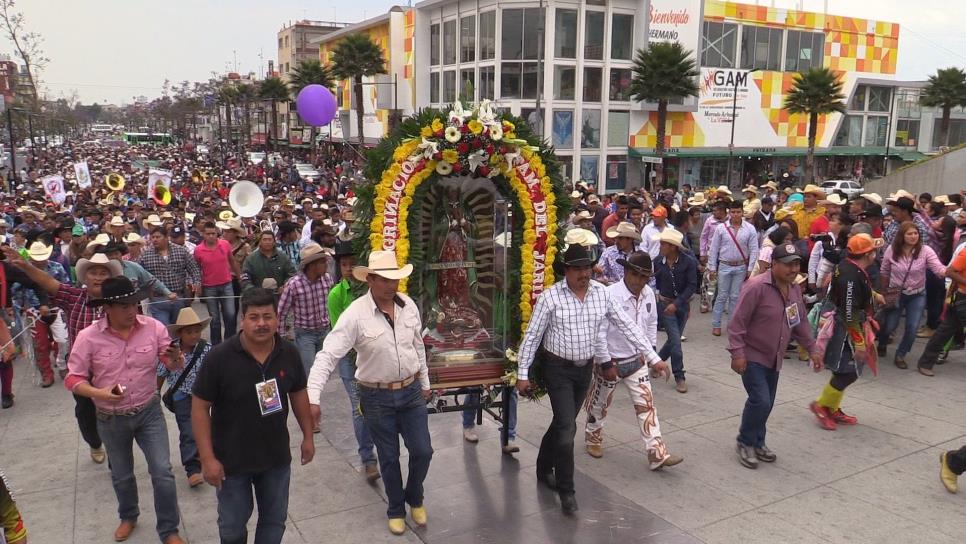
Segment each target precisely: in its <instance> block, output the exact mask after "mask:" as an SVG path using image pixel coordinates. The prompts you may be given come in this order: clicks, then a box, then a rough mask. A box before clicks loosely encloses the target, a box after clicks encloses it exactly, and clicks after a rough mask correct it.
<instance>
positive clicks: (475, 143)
mask: <svg viewBox="0 0 966 544" xmlns="http://www.w3.org/2000/svg"><path fill="white" fill-rule="evenodd" d="M470 143H471V144H472V145H473V149H480V148H482V147H483V140H480V139H479V138H473V139H472V140H470Z"/></svg>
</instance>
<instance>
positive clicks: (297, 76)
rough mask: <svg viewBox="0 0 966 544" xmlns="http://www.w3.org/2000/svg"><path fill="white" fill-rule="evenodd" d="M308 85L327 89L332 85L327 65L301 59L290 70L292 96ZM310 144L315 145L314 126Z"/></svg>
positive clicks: (295, 95)
mask: <svg viewBox="0 0 966 544" xmlns="http://www.w3.org/2000/svg"><path fill="white" fill-rule="evenodd" d="M309 85H321V86H323V87H325V88H327V89H329V90H332V87H334V86H335V85H334V82H333V81H332V71H331V70H329V67H328V66H323V65H322V63H321V62H319V61H318V60H315V59H311V60H303V61H302V62H300V63H299V64H298V66H296V67H295V69H294V70H292V74H291V75H290V76H289V87H290V88H291V90H292V97H293V98H294V97H297V96H298V94H299V93H300V92H302V89H304V88H306V87H308V86H309ZM311 144H312V145H313V146H314V145H315V127H314V126H313V127H312V130H311Z"/></svg>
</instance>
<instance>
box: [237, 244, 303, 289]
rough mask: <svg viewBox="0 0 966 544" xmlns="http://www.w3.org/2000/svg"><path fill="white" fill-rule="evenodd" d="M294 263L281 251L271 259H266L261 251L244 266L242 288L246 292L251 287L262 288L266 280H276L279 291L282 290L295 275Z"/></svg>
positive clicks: (247, 260)
mask: <svg viewBox="0 0 966 544" xmlns="http://www.w3.org/2000/svg"><path fill="white" fill-rule="evenodd" d="M295 272H296V270H295V267H294V266H292V261H290V260H289V259H288V257H287V256H285V254H284V253H282V252H281V251H279V250H277V249H276V250H275V253H273V254H272V256H271V257H265V255H263V254H262V252H261V251H255V252H254V253H252V254H251V255H249V256H248V258H246V259H245V263H244V264H243V265H242V277H241V287H242V291H245V290H247V289H249V288H251V287H261V286H262V281H264V280H265V279H266V278H275V282H276V283H277V284H278V289H279V290H281V289H282V286H283V285H285V282H286V281H287V280H288V279H289V278H291V277H292V276H294V275H295Z"/></svg>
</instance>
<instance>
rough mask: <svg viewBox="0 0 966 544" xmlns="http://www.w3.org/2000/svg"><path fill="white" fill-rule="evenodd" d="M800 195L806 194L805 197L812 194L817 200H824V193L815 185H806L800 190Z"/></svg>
mask: <svg viewBox="0 0 966 544" xmlns="http://www.w3.org/2000/svg"><path fill="white" fill-rule="evenodd" d="M802 194H806V195H809V194H814V195H815V196H817V197H819V198H825V191H824V190H823V189H822V188H821V187H819V186H818V185H815V184H814V183H809V184H808V185H806V186H805V188H804V189H802Z"/></svg>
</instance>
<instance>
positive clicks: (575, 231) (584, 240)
mask: <svg viewBox="0 0 966 544" xmlns="http://www.w3.org/2000/svg"><path fill="white" fill-rule="evenodd" d="M599 243H600V239H599V238H597V235H596V234H594V233H593V232H592V231H589V230H587V229H581V228H572V229H570V230H568V231H567V234H566V235H565V236H564V244H567V245H568V246H570V245H573V244H579V245H582V246H596V245H597V244H599Z"/></svg>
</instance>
